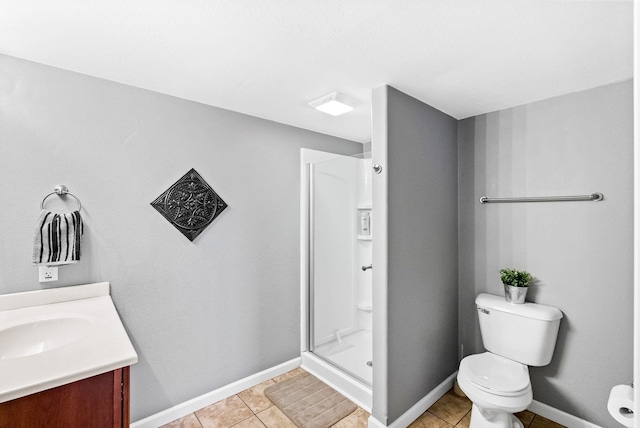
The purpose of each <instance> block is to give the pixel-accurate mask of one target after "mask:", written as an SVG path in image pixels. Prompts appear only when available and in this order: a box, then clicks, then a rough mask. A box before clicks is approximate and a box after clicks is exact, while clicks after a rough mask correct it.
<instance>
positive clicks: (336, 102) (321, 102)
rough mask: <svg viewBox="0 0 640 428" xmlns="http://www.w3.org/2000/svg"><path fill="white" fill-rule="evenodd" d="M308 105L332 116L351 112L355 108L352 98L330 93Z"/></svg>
mask: <svg viewBox="0 0 640 428" xmlns="http://www.w3.org/2000/svg"><path fill="white" fill-rule="evenodd" d="M309 105H310V106H311V107H313V108H315V109H316V110H320V111H321V112H323V113H327V114H330V115H332V116H340V115H341V114H345V113H348V112H350V111H351V110H353V109H354V108H355V106H356V102H355V100H354V99H353V98H351V97H348V96H346V95H344V94H341V93H339V92H332V93H330V94H329V95H325V96H324V97H320V98H318V99H317V100H314V101H311V102H310V103H309Z"/></svg>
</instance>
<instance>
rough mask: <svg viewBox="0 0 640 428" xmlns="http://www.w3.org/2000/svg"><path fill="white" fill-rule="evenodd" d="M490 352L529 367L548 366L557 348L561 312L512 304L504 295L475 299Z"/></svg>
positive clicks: (543, 306)
mask: <svg viewBox="0 0 640 428" xmlns="http://www.w3.org/2000/svg"><path fill="white" fill-rule="evenodd" d="M476 306H477V307H478V320H479V323H480V332H481V333H482V342H483V344H484V347H485V348H486V349H487V351H489V352H491V353H493V354H497V355H501V356H503V357H505V358H509V359H510V360H513V361H518V362H520V363H522V364H526V365H528V366H546V365H547V364H549V363H550V362H551V357H553V350H554V349H555V347H556V339H557V338H558V328H559V327H560V320H561V319H562V312H561V311H560V310H559V309H558V308H554V307H553V306H546V305H539V304H536V303H523V304H513V303H509V302H507V301H506V300H505V299H504V297H502V296H494V295H492V294H486V293H481V294H479V295H478V297H477V298H476Z"/></svg>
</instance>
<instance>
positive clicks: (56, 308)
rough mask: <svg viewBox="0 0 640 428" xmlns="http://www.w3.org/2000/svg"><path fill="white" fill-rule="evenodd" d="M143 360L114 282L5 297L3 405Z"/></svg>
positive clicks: (0, 346)
mask: <svg viewBox="0 0 640 428" xmlns="http://www.w3.org/2000/svg"><path fill="white" fill-rule="evenodd" d="M137 361H138V355H137V354H136V352H135V350H134V348H133V345H132V344H131V341H130V340H129V336H128V335H127V333H126V331H125V329H124V326H123V325H122V321H121V320H120V317H119V316H118V312H117V311H116V308H115V306H114V304H113V300H112V299H111V295H110V294H109V283H108V282H102V283H96V284H86V285H77V286H72V287H60V288H51V289H46V290H39V291H29V292H25V293H14V294H4V295H0V403H3V402H5V401H9V400H13V399H16V398H20V397H24V396H26V395H29V394H34V393H36V392H40V391H44V390H46V389H50V388H55V387H57V386H61V385H65V384H67V383H71V382H75V381H78V380H82V379H86V378H88V377H91V376H95V375H99V374H102V373H106V372H110V371H112V370H115V369H118V368H121V367H126V366H130V365H131V364H134V363H136V362H137Z"/></svg>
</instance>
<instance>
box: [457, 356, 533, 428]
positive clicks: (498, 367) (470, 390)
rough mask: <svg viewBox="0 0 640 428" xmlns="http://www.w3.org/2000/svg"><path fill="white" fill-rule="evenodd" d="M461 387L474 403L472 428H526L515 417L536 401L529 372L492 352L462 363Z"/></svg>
mask: <svg viewBox="0 0 640 428" xmlns="http://www.w3.org/2000/svg"><path fill="white" fill-rule="evenodd" d="M458 385H459V386H460V388H461V389H462V391H464V393H465V394H466V395H467V397H468V398H469V399H470V400H471V401H472V402H473V409H472V413H471V425H470V427H471V428H485V427H487V428H488V427H494V428H522V426H523V425H522V423H521V422H520V421H519V420H518V418H516V417H515V416H514V415H513V413H516V412H521V411H523V410H525V409H526V408H527V407H529V405H530V404H531V402H532V401H533V393H532V391H531V383H530V381H529V368H528V367H527V366H526V365H524V364H520V363H518V362H515V361H511V360H509V359H507V358H503V357H500V356H499V355H494V354H492V353H490V352H485V353H482V354H475V355H470V356H468V357H466V358H464V359H463V360H462V361H461V362H460V370H459V371H458Z"/></svg>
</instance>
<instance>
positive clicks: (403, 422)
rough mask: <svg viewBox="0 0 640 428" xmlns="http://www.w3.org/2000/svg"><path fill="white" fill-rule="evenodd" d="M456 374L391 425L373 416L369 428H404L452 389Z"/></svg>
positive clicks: (370, 418)
mask: <svg viewBox="0 0 640 428" xmlns="http://www.w3.org/2000/svg"><path fill="white" fill-rule="evenodd" d="M457 374H458V372H457V371H456V372H454V373H453V374H451V375H450V376H449V377H448V378H446V379H445V380H444V381H443V382H442V383H440V385H438V386H436V387H435V388H434V389H433V390H432V391H431V392H430V393H428V394H427V395H426V396H425V397H424V398H423V399H422V400H420V401H418V402H417V403H416V404H414V405H413V407H411V408H410V409H409V410H407V411H406V412H404V413H403V414H402V415H401V416H400V417H399V418H398V419H396V420H395V421H393V423H392V424H391V425H385V424H383V423H382V422H380V421H379V420H377V419H376V418H374V417H373V416H370V417H369V423H368V426H369V428H387V427H388V428H406V427H408V426H409V425H410V424H411V423H412V422H413V421H415V420H416V419H418V418H419V417H420V415H422V414H423V413H424V412H426V411H427V409H428V408H429V407H431V406H433V403H435V402H436V401H438V399H440V397H442V396H443V395H444V394H446V393H447V391H449V390H450V389H451V388H453V383H454V382H455V380H456V375H457Z"/></svg>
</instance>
